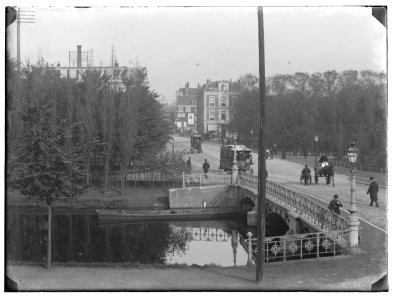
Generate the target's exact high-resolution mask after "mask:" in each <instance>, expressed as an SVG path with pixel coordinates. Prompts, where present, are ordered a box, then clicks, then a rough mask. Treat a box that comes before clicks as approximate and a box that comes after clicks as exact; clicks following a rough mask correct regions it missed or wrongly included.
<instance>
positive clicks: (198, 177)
mask: <svg viewBox="0 0 395 300" xmlns="http://www.w3.org/2000/svg"><path fill="white" fill-rule="evenodd" d="M182 181H183V187H191V186H204V185H216V184H231V176H230V175H229V174H227V173H224V172H209V173H207V174H188V175H185V174H184V175H183V179H182Z"/></svg>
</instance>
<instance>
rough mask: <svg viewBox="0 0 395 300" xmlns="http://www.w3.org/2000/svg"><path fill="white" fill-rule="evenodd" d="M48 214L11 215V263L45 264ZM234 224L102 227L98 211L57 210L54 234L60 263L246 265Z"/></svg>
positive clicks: (54, 249)
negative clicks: (37, 262)
mask: <svg viewBox="0 0 395 300" xmlns="http://www.w3.org/2000/svg"><path fill="white" fill-rule="evenodd" d="M46 226H47V216H46V211H45V210H42V211H37V210H36V211H34V212H31V211H26V210H25V211H23V210H11V211H10V210H9V211H8V212H7V231H6V245H7V248H6V250H7V259H9V260H13V261H44V260H45V255H46V245H47V227H46ZM239 226H240V224H239V223H236V222H231V221H202V222H177V223H174V222H173V223H140V224H114V225H111V224H110V225H108V224H106V225H101V224H99V221H98V218H97V216H96V214H95V213H94V212H93V211H86V212H84V213H81V212H79V213H73V212H70V211H64V210H63V211H61V210H55V211H54V215H53V231H52V241H53V246H52V256H53V257H52V260H53V261H54V262H70V261H76V262H82V263H84V262H86V263H89V262H111V263H125V262H128V263H141V264H174V263H185V264H188V265H192V264H199V265H204V264H212V263H213V264H218V265H222V266H231V265H235V264H238V265H244V264H245V263H246V261H247V254H246V253H245V251H244V249H243V248H242V247H241V246H240V245H239V243H238V239H239V235H238V231H237V228H238V227H239Z"/></svg>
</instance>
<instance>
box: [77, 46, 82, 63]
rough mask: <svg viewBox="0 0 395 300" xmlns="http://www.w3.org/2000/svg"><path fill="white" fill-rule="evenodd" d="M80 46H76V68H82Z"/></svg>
mask: <svg viewBox="0 0 395 300" xmlns="http://www.w3.org/2000/svg"><path fill="white" fill-rule="evenodd" d="M81 47H82V46H81V45H77V68H81V67H82V53H81Z"/></svg>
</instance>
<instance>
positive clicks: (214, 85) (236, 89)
mask: <svg viewBox="0 0 395 300" xmlns="http://www.w3.org/2000/svg"><path fill="white" fill-rule="evenodd" d="M220 83H229V90H230V91H233V92H239V91H240V84H239V83H238V82H234V81H228V80H218V81H213V82H209V83H207V84H206V85H205V87H204V90H205V91H208V90H210V88H211V90H219V89H218V85H219V84H220Z"/></svg>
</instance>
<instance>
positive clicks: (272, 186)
mask: <svg viewBox="0 0 395 300" xmlns="http://www.w3.org/2000/svg"><path fill="white" fill-rule="evenodd" d="M239 185H241V186H246V187H249V188H253V189H256V190H258V177H257V176H254V175H246V174H241V175H239ZM266 197H267V198H268V199H270V200H272V201H274V202H277V203H280V204H282V205H284V206H286V207H288V208H289V209H290V210H295V211H296V212H297V213H298V214H299V215H300V216H303V217H305V218H307V219H309V221H311V222H312V223H314V224H315V225H317V226H319V227H321V229H323V230H338V229H340V230H345V229H347V228H348V221H347V219H345V218H343V217H341V216H339V215H337V214H334V213H332V212H331V211H330V210H329V209H327V208H326V207H323V206H321V205H320V204H318V203H316V202H314V201H313V200H310V199H309V198H307V197H306V196H304V195H301V194H299V193H297V192H295V191H292V190H290V189H288V188H286V187H284V186H282V185H279V184H277V183H274V182H272V181H270V180H266Z"/></svg>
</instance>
